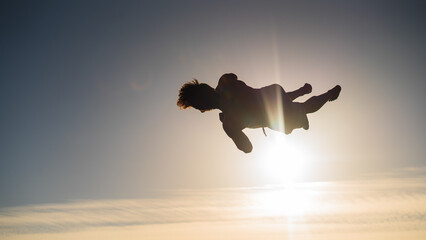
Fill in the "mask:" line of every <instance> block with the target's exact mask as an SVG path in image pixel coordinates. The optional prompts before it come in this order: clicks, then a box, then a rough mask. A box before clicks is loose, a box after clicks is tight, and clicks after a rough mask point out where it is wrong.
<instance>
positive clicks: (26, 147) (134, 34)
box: [0, 0, 426, 239]
mask: <svg viewBox="0 0 426 240" xmlns="http://www.w3.org/2000/svg"><path fill="white" fill-rule="evenodd" d="M425 12H426V4H425V3H423V2H422V1H377V0H374V1H210V2H207V1H94V0H92V1H1V3H0V31H1V38H0V51H1V54H0V63H1V68H0V79H1V87H0V116H1V117H0V132H1V134H0V142H1V144H0V148H1V151H0V166H1V167H0V196H1V197H0V222H1V224H0V232H1V233H2V234H12V235H10V236H11V238H12V239H18V237H22V238H25V237H29V238H31V237H32V236H35V235H32V234H44V232H43V233H38V232H37V233H36V232H34V231H29V232H30V233H29V235H28V234H27V235H25V234H24V235H14V234H15V233H16V232H24V231H26V230H25V229H26V228H25V227H22V226H24V225H25V226H30V227H29V228H31V226H33V227H34V228H35V229H44V230H45V231H46V232H48V233H49V234H53V233H51V232H49V231H50V230H49V229H50V228H49V226H50V225H49V224H48V226H47V227H46V225H43V223H37V224H35V223H34V222H31V224H33V225H31V224H30V223H28V222H25V221H26V220H25V219H27V218H32V215H31V214H33V212H34V211H37V209H39V208H43V206H44V207H49V206H58V208H57V209H56V210H54V211H50V210H49V211H48V212H49V213H52V214H65V215H64V216H66V217H67V218H69V219H74V218H75V216H74V215H72V216H71V215H66V214H68V212H67V211H66V209H68V208H72V207H73V206H74V205H73V204H77V205H78V206H80V204H82V205H84V206H85V204H87V203H88V204H89V205H90V204H92V203H93V204H95V205H102V206H103V205H105V206H107V207H105V208H107V209H109V208H110V207H111V206H115V205H119V206H120V207H118V209H119V210H117V211H119V212H120V214H123V212H124V213H125V212H126V211H128V209H130V208H131V207H132V206H135V208H136V209H138V204H142V203H143V204H145V203H146V204H151V203H152V204H160V205H161V204H166V203H167V201H171V199H173V197H172V196H175V194H176V191H182V190H183V189H187V190H188V189H189V190H188V191H191V192H190V194H189V195H188V196H187V197H188V198H184V200H182V201H184V202H185V204H189V205H191V206H197V204H201V205H202V204H203V201H204V200H203V199H198V198H197V199H196V200H197V201H194V199H193V198H192V197H193V195H198V194H201V195H203V194H204V193H206V192H209V193H211V191H213V190H212V189H227V190H226V191H228V192H227V193H233V192H232V191H234V190H235V189H239V190H238V191H237V193H235V194H236V199H240V198H242V199H244V200H241V201H242V202H244V201H246V199H247V198H250V197H247V196H245V195H244V194H243V193H241V191H240V190H241V189H257V188H260V189H263V190H264V191H265V192H271V191H272V192H273V190H271V189H270V188H268V186H275V187H276V188H278V189H281V188H280V187H277V186H281V187H282V186H285V187H284V189H287V187H289V186H293V185H292V184H294V185H295V186H296V185H297V186H299V184H302V186H303V184H308V186H309V189H311V190H312V191H319V192H321V193H323V194H326V195H327V194H328V193H329V192H333V191H331V190H330V191H328V190H327V191H325V190H323V189H322V188H319V189H317V187H316V186H317V185H315V184H316V183H324V182H327V183H330V184H331V186H335V187H336V189H335V191H339V189H342V188H339V186H347V185H346V184H348V182H350V183H354V184H355V185H356V186H360V187H359V189H358V190H356V191H355V190H354V191H355V192H357V191H359V192H361V193H362V194H363V196H365V198H369V197H368V195H369V194H372V193H373V192H374V191H372V190H371V189H370V188H369V187H368V186H366V185H363V184H366V181H367V182H368V181H373V180H372V179H375V181H376V182H380V183H381V182H386V183H388V182H389V181H390V180H389V179H392V181H393V182H392V183H389V184H394V185H395V186H394V187H395V189H394V190H393V191H391V193H389V194H388V195H386V196H387V197H389V199H393V200H392V201H390V202H393V201H394V200H395V199H399V197H400V196H399V195H398V194H399V193H400V192H401V191H404V189H405V188H406V187H407V186H406V185H404V184H403V183H404V182H406V181H408V182H410V184H414V185H415V186H416V188H414V189H416V190H415V191H414V190H413V192H412V193H410V194H408V195H407V196H408V197H407V198H403V200H404V201H402V200H401V201H402V202H403V203H404V204H405V203H406V204H408V205H409V204H410V201H411V200H413V201H417V202H416V203H420V202H424V200H425V199H426V198H425V196H424V189H425V186H426V184H425V183H426V182H425V180H424V173H425V172H426V171H425V168H426V159H425V157H424V156H426V149H425V148H424V143H425V142H426V127H425V125H424V122H425V118H426V108H425V107H424V103H425V102H426V95H425V94H424V92H425V91H426V83H425V81H424V80H425V78H426V70H425V68H424V66H425V64H426V28H425V27H424V23H425V22H426V14H425ZM229 72H233V73H235V74H237V75H238V77H239V79H241V80H243V81H245V82H246V83H247V84H248V85H249V86H252V87H255V88H259V87H263V86H266V85H270V84H273V83H278V84H281V85H282V86H283V87H284V89H286V90H287V91H291V90H295V89H297V88H299V87H301V86H303V85H304V84H305V83H310V84H311V85H312V86H313V92H312V94H311V95H310V96H312V95H318V94H321V93H323V92H326V91H327V90H328V89H330V88H332V87H334V86H335V85H337V84H339V85H341V86H342V92H341V94H340V97H339V99H337V100H336V101H334V102H331V103H327V104H326V105H325V106H324V107H323V108H322V109H321V110H320V111H319V112H316V113H313V114H310V115H309V116H308V118H309V121H310V129H309V130H308V131H305V130H302V129H298V130H295V131H294V132H293V133H292V134H291V135H284V134H282V133H278V132H274V131H272V130H270V129H267V130H266V133H267V136H266V137H265V136H264V135H263V133H262V131H261V130H260V129H249V130H245V133H246V134H247V135H248V136H249V138H250V139H251V141H252V143H253V146H254V149H253V152H252V153H249V154H245V153H243V152H241V151H239V150H238V149H237V148H236V147H235V146H234V144H233V142H232V140H231V139H229V138H228V137H227V135H226V134H225V133H224V131H223V129H222V126H221V123H220V121H219V116H218V113H219V111H217V110H216V111H210V112H205V113H200V112H199V111H196V110H194V109H187V110H180V109H179V108H178V107H177V106H176V101H177V96H178V91H179V88H180V87H181V86H182V85H183V84H184V83H185V82H188V81H190V80H192V79H193V78H196V79H198V80H199V81H200V82H204V83H207V84H209V85H211V86H212V87H215V86H216V85H217V81H218V79H219V77H220V76H221V75H222V74H224V73H229ZM308 97H309V96H304V97H302V98H300V99H298V101H304V100H306V99H308ZM395 183H401V184H395ZM309 184H313V185H309ZM367 185H368V184H367ZM351 186H352V185H351ZM410 186H411V185H410ZM265 189H266V190H265ZM377 189H381V187H378V188H377ZM352 190H353V189H352V188H351V189H350V190H348V191H349V192H350V191H352ZM250 191H251V190H250ZM342 191H343V192H345V190H342ZM179 193H180V192H179ZM251 193H252V195H253V196H257V195H256V194H258V192H256V191H252V192H251ZM231 195H232V194H231ZM208 196H210V195H208ZM232 196H234V195H232ZM327 196H328V198H327V199H328V200H330V201H332V200H331V199H332V198H333V195H330V194H328V195H327ZM375 196H376V195H374V194H373V196H371V199H373V200H372V201H371V202H369V203H370V206H368V207H365V208H364V206H365V205H366V204H361V205H362V207H360V208H359V209H358V208H357V210H356V211H361V212H363V211H367V210H365V209H367V208H368V209H369V208H370V207H371V206H374V205H375V204H378V202H377V201H375V200H377V199H378V197H379V196H378V197H377V198H375ZM404 196H405V195H404ZM413 196H414V197H413ZM220 197H222V195H220V196H218V198H220ZM272 198H273V197H272ZM308 198H309V197H308ZM135 199H137V200H135ZM225 199H227V200H220V199H219V200H217V199H215V201H216V200H217V201H219V202H223V203H224V204H228V203H229V201H230V202H231V203H229V204H230V207H231V208H232V207H236V206H235V205H233V204H235V203H234V202H232V201H231V200H229V196H226V197H225ZM360 199H361V200H362V201H361V200H360V201H361V202H362V203H364V202H363V201H364V200H365V199H364V198H362V197H361V198H360ZM410 199H411V200H410ZM328 200H327V201H328ZM405 200H406V201H405ZM115 201H117V202H115ZM123 201H124V203H123ZM126 201H129V202H126ZM135 201H136V202H138V204H136V203H135ZM157 201H159V202H160V203H157ZM162 201H164V202H165V203H163V202H162ZM336 201H337V200H336ZM347 201H350V200H349V198H345V197H342V198H339V199H338V203H339V204H342V205H344V206H347V205H345V204H346V202H347ZM141 202H142V203H141ZM354 202H355V203H356V202H357V200H354ZM367 202H368V201H367ZM396 202H397V201H396ZM123 204H130V206H124V205H123ZM289 204H290V205H291V203H289ZM318 204H321V202H320V203H318ZM339 204H337V205H339ZM166 205H167V204H166ZM256 206H258V205H256ZM319 206H322V205H319ZM416 206H417V205H416ZM201 207H202V206H201ZM394 207H395V206H390V207H388V208H386V210H387V211H388V212H387V213H388V214H392V211H391V210H392V209H393V208H394ZM236 208H237V207H236ZM242 208H243V210H241V211H242V212H243V211H244V207H242ZM34 209H35V210H34ZM64 209H65V210H64ZM126 209H127V210H126ZM153 209H154V210H150V211H152V212H153V213H158V214H159V215H161V214H163V213H162V212H157V210H155V209H156V208H153ZM401 209H406V208H405V207H404V208H403V207H401ZM413 209H414V210H413ZM413 209H409V210H407V211H409V212H410V214H411V213H412V212H415V213H413V214H414V215H415V216H416V217H414V218H413V219H416V220H415V221H420V224H423V225H424V224H425V220H424V216H425V209H424V208H420V209H416V208H415V207H414V208H413ZM42 211H45V210H42ZM106 211H107V210H106ZM132 211H136V216H139V215H138V214H145V215H146V214H147V213H144V212H142V213H141V212H140V211H139V212H138V210H132ZM132 211H130V212H132ZM197 211H198V210H197V209H195V210H191V211H190V212H191V213H192V212H196V214H195V215H189V216H184V217H183V218H185V221H183V220H182V221H180V220H179V221H175V220H166V221H165V222H166V223H167V224H172V225H173V224H181V222H184V223H183V224H186V223H187V222H191V221H190V220H188V218H191V217H193V219H192V220H193V221H192V222H194V221H195V222H197V221H198V220H199V217H198V216H199V215H200V214H201V215H202V213H200V212H197ZM247 211H248V212H249V213H247ZM247 211H246V212H245V213H241V212H239V214H242V215H244V214H250V211H249V210H247ZM336 211H337V210H336ZM368 211H369V210H368ZM383 211H384V212H385V210H383ZM404 211H405V210H404ZM404 211H402V212H404ZM96 213H98V212H97V211H96V209H95V210H94V212H91V211H90V210H88V214H96ZM357 213H359V212H355V213H352V212H351V214H354V215H353V216H355V215H356V214H357ZM15 214H18V215H17V216H20V217H19V219H20V220H19V221H18V220H16V221H17V222H13V221H15V220H13V221H12V220H11V219H9V218H8V216H9V215H15ZM19 214H22V215H19ZM107 214H109V213H108V211H107ZM263 214H265V213H263ZM313 214H314V213H309V214H307V215H306V216H308V215H309V216H310V217H312V216H313ZM339 214H340V213H339ZM416 214H417V215H416ZM148 215H149V214H148ZM166 215H167V214H166ZM172 215H173V214H172ZM237 215H238V214H237ZM162 216H163V215H162ZM238 216H240V215H238ZM279 216H280V217H283V216H288V213H287V212H285V211H284V212H281V215H279ZM327 216H328V215H327ZM339 216H340V215H339ZM357 216H358V215H357ZM381 216H382V215H381ZM386 216H388V215H386ZM392 216H393V215H392ZM410 216H411V215H410ZM92 217H93V218H96V216H95V215H92ZM98 217H99V216H98ZM154 217H155V216H154ZM175 217H176V216H172V217H171V218H170V219H175ZM382 217H383V216H382ZM46 218H47V220H45V221H46V222H47V223H49V221H52V220H49V219H51V218H53V215H52V216H51V215H47V216H46ZM99 218H101V219H102V216H100V217H99ZM177 218H178V219H180V216H178V217H177ZM384 218H386V217H384ZM212 219H213V220H211V219H207V220H206V219H201V220H200V221H199V222H200V223H199V224H201V225H202V226H200V229H204V227H206V228H208V229H210V230H209V231H210V232H214V231H213V230H212V228H209V227H208V226H210V225H208V224H207V226H204V225H203V224H205V222H208V223H211V221H213V222H216V223H217V222H219V223H220V221H221V220H223V216H213V217H212ZM241 219H245V217H241V218H238V221H235V219H231V220H230V221H231V222H232V221H233V223H235V224H236V225H235V229H240V230H241V228H243V225H244V224H243V223H244V222H241V221H240V220H241ZM250 219H251V218H250ZM262 219H264V216H263V215H261V217H260V218H256V221H255V222H252V221H251V222H250V224H258V223H259V224H261V225H262V226H263V227H266V229H269V227H271V228H274V227H277V226H276V225H273V224H272V226H270V225H268V224H269V223H270V221H269V220H268V221H266V222H264V221H262ZM364 220H365V219H360V220H359V222H362V221H364ZM75 221H77V220H75ZM78 221H80V222H78V223H75V224H76V225H78V224H80V225H84V224H88V225H87V226H90V227H96V226H100V225H102V224H100V223H98V222H96V221H94V222H85V221H83V220H81V219H79V220H78ZM144 221H145V220H144ZM147 221H148V222H150V221H152V220H150V219H149V220H147ZM336 221H337V220H336ZM413 221H414V220H413ZM11 222H13V223H15V224H16V225H11ZM117 222H118V223H117ZM117 222H114V223H112V225H113V226H112V225H109V224H106V225H102V227H117V225H118V226H122V225H123V223H122V222H120V221H117ZM135 222H136V223H135V224H129V223H125V224H124V225H125V226H126V227H127V228H131V227H135V226H139V225H141V226H144V227H146V226H145V225H144V224H145V222H141V221H135ZM154 222H155V221H154ZM160 222H161V221H160ZM177 222H178V223H177ZM272 222H273V221H272ZM150 223H151V225H150V226H153V227H154V225H155V224H152V222H150ZM155 223H156V222H155ZM22 224H23V225H22ZM120 224H122V225H120ZM163 224H164V223H163ZM250 224H249V225H250ZM304 224H307V223H305V222H304ZM348 224H350V223H348ZM413 224H414V225H410V226H411V227H412V226H414V227H412V228H410V227H407V228H404V229H413V228H414V229H417V228H416V227H415V226H417V225H416V224H418V223H417V222H416V223H413ZM57 225H58V226H65V225H66V226H68V225H67V224H64V223H62V224H61V223H57ZM148 225H149V224H148ZM266 225H267V226H266ZM302 225H303V224H302ZM308 225H309V224H308ZM308 225H306V226H308ZM355 225H356V224H355ZM385 225H386V224H385ZM39 226H42V227H39ZM55 226H56V225H55ZM155 226H156V227H159V228H161V226H157V225H155ZM185 226H186V227H188V228H191V225H185ZM268 226H269V227H268ZM303 226H305V225H303ZM309 226H311V225H309ZM316 226H317V225H316ZM351 226H352V225H351ZM404 226H405V225H404ZM163 227H164V225H163ZM216 227H217V228H218V229H220V227H219V226H216ZM246 227H247V226H246ZM263 227H262V228H260V229H263V230H265V228H263ZM346 227H347V226H343V228H342V229H346ZM386 227H389V226H388V225H386ZM386 227H384V228H383V229H386ZM11 228H12V229H15V230H16V229H18V230H16V231H15V230H14V231H11V230H10V229H11ZM179 228H180V227H179V226H176V225H173V226H170V229H179ZM277 228H279V227H277ZM53 229H56V228H55V227H53ZM150 229H151V228H150ZM150 229H148V230H146V231H148V232H149V231H151V230H152V229H151V230H150ZM183 229H185V227H184V228H183ZM213 229H214V228H213ZM250 229H251V228H250ZM319 229H322V228H321V227H319ZM355 229H358V228H355ZM21 230H22V231H21ZM98 230H99V229H98ZM98 230H96V231H98ZM323 230H324V229H323ZM363 230H365V228H363ZM73 231H74V230H73ZM135 231H136V232H135V233H134V234H135V236H137V237H138V236H140V235H138V234H140V231H142V230H140V229H139V228H138V229H137V230H135ZM200 231H201V230H200ZM206 231H207V230H206ZM230 231H231V230H230ZM232 231H233V230H232ZM241 231H242V230H241ZM241 231H240V232H241ZM270 231H272V232H280V233H282V232H281V230H279V229H278V230H277V229H276V231H275V230H274V229H270ZM315 231H316V230H315ZM318 231H322V230H318ZM324 231H325V230H324ZM354 231H355V230H354ZM54 232H55V233H54V234H60V233H61V231H58V232H59V233H58V232H57V231H56V230H55V231H54ZM106 232H107V231H106ZM159 232H161V231H159ZM72 233H75V232H72ZM145 233H147V232H144V234H145ZM156 233H157V232H156ZM187 233H188V232H186V233H185V234H187ZM262 233H264V232H262ZM269 233H270V232H269ZM411 233H413V232H411ZM76 234H78V232H77V233H76ZM88 234H89V233H88ZM90 234H95V233H93V232H91V233H90ZM129 234H130V233H129ZM259 234H261V233H259ZM282 234H285V233H282ZM360 234H366V233H365V232H362V231H361V232H360ZM378 234H379V233H378ZM413 234H416V233H413ZM419 234H420V235H419V236H422V235H421V234H423V236H424V232H423V233H419ZM8 236H9V235H8ZM50 236H51V235H50ZM55 236H56V238H55V239H58V235H55ZM67 236H68V235H67ZM287 236H290V235H287ZM338 236H339V235H336V238H337V239H338ZM395 236H399V235H395ZM407 236H408V235H407ZM416 236H417V235H416ZM15 237H16V238H15ZM44 237H46V236H44ZM44 237H41V238H44ZM65 237H66V236H65V235H64V238H65ZM87 237H88V238H89V237H90V236H87ZM70 238H71V237H70ZM158 238H159V239H161V237H159V236H158ZM183 238H184V237H183ZM201 238H202V237H201ZM271 239H273V237H271ZM289 239H291V237H289ZM413 239H414V237H413Z"/></svg>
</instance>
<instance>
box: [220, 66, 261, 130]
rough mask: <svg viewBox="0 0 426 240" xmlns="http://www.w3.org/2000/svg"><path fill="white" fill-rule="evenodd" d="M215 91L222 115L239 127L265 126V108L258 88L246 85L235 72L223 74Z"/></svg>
mask: <svg viewBox="0 0 426 240" xmlns="http://www.w3.org/2000/svg"><path fill="white" fill-rule="evenodd" d="M216 92H217V93H218V94H219V99H220V100H219V109H220V110H222V112H223V115H222V116H226V117H227V118H228V119H232V122H233V123H234V124H237V125H239V127H240V128H241V129H244V128H259V127H265V123H266V120H267V118H266V110H265V107H264V103H263V99H262V94H261V91H260V89H255V88H252V87H249V86H247V85H246V84H245V83H244V82H243V81H241V80H238V79H237V76H236V75H235V74H224V75H223V76H222V77H221V78H220V79H219V83H218V86H217V87H216Z"/></svg>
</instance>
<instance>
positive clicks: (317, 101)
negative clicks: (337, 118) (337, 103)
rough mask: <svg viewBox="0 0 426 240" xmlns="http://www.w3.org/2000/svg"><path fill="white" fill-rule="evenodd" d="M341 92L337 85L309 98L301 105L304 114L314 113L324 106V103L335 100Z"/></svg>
mask: <svg viewBox="0 0 426 240" xmlns="http://www.w3.org/2000/svg"><path fill="white" fill-rule="evenodd" d="M341 90H342V88H341V87H340V86H339V85H337V86H335V87H334V88H332V89H330V90H329V91H327V92H326V93H323V94H321V95H319V96H314V97H311V98H309V99H308V100H306V102H304V103H303V107H304V108H305V111H306V113H313V112H316V111H318V110H319V109H320V108H321V107H322V106H324V104H325V103H326V102H328V101H334V100H336V99H337V98H338V97H339V94H340V91H341Z"/></svg>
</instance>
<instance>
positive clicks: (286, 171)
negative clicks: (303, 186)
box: [259, 134, 310, 187]
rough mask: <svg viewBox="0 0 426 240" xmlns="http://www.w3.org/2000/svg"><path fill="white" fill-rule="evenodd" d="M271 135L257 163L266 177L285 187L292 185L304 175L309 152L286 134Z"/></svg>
mask: <svg viewBox="0 0 426 240" xmlns="http://www.w3.org/2000/svg"><path fill="white" fill-rule="evenodd" d="M271 137H272V139H270V140H269V141H268V144H267V145H266V146H264V150H263V151H262V156H261V159H260V161H259V163H260V164H261V166H262V168H263V172H264V174H265V175H266V176H267V178H268V179H270V180H271V181H273V182H274V183H278V184H282V185H284V186H285V187H292V186H293V185H294V184H295V183H296V182H297V181H300V180H303V177H305V174H306V163H307V161H308V160H309V158H310V157H309V153H308V151H307V149H306V148H302V147H301V145H298V144H297V143H296V142H292V141H290V140H289V139H288V138H287V136H284V135H282V134H280V135H274V136H271Z"/></svg>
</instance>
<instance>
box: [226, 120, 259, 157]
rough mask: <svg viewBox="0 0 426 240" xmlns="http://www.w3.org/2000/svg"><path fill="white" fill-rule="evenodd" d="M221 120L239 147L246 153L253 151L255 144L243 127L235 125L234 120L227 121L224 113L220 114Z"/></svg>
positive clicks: (227, 132)
mask: <svg viewBox="0 0 426 240" xmlns="http://www.w3.org/2000/svg"><path fill="white" fill-rule="evenodd" d="M220 120H221V121H222V122H223V125H222V126H223V130H225V132H226V134H227V135H228V136H229V137H230V138H231V139H232V140H233V141H234V143H235V145H237V148H238V149H240V150H241V151H243V152H245V153H249V152H251V150H252V149H253V146H252V145H251V142H250V140H249V139H248V137H247V136H246V135H245V134H244V133H243V131H242V129H239V128H237V127H235V125H233V124H232V122H230V121H227V119H226V118H224V116H223V115H220Z"/></svg>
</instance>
